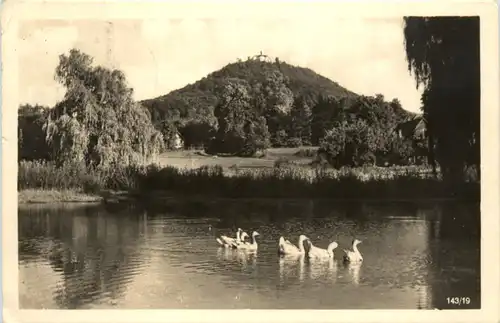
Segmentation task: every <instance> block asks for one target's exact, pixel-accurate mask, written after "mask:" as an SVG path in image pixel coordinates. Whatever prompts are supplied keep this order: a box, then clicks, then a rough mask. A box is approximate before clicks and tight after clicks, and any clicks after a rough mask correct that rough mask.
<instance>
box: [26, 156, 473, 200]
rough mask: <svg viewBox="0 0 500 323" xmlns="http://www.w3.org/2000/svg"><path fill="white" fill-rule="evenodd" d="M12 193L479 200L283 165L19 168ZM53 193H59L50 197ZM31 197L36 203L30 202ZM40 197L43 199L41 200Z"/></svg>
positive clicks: (379, 175)
mask: <svg viewBox="0 0 500 323" xmlns="http://www.w3.org/2000/svg"><path fill="white" fill-rule="evenodd" d="M18 189H19V190H20V201H21V196H22V198H23V201H33V200H37V199H38V200H48V199H54V200H58V201H61V200H63V201H70V200H72V201H74V200H78V199H82V200H93V199H95V200H98V199H99V198H100V197H101V196H103V192H105V191H109V190H111V191H125V192H129V193H133V194H132V195H133V196H134V197H138V198H141V199H151V198H154V197H158V196H204V197H212V198H215V197H224V198H332V199H392V200H398V199H436V198H455V197H460V198H471V199H479V183H475V182H467V183H462V185H460V187H453V190H450V188H449V187H446V185H445V183H443V182H442V181H441V179H440V178H434V177H432V176H431V175H430V172H429V169H426V168H425V167H417V166H413V167H391V168H380V167H365V168H345V169H340V170H334V169H323V168H312V167H309V166H298V165H296V164H289V163H285V164H284V165H282V166H279V167H268V168H239V167H233V168H223V167H222V166H220V165H214V166H202V167H200V168H194V169H190V168H177V167H173V166H167V167H161V166H159V165H149V166H134V167H120V166H115V167H112V168H110V169H107V170H100V171H93V172H91V171H88V170H86V169H85V168H82V167H77V166H67V167H61V168H56V167H55V166H54V165H52V164H50V163H45V164H43V163H36V162H34V163H32V162H21V163H20V165H19V177H18ZM41 191H46V192H52V193H40V192H41ZM55 191H57V192H59V193H53V192H55ZM452 191H453V192H452ZM26 192H31V193H26ZM34 192H38V193H36V194H35V193H34ZM37 194H38V196H39V197H37V198H35V197H36V196H37ZM42 195H45V197H43V198H42V197H41V196H42ZM30 196H31V197H30ZM27 197H28V198H27Z"/></svg>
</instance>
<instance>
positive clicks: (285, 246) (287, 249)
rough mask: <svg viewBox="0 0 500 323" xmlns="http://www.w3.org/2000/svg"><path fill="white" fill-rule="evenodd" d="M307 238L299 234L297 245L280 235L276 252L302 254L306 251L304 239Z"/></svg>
mask: <svg viewBox="0 0 500 323" xmlns="http://www.w3.org/2000/svg"><path fill="white" fill-rule="evenodd" d="M307 239H308V238H307V237H306V236H305V235H303V234H301V235H300V236H299V246H298V247H297V246H295V245H294V244H293V243H291V242H290V241H288V240H285V238H284V237H280V240H279V243H278V253H279V254H281V255H303V254H305V253H306V250H305V248H304V241H305V240H307Z"/></svg>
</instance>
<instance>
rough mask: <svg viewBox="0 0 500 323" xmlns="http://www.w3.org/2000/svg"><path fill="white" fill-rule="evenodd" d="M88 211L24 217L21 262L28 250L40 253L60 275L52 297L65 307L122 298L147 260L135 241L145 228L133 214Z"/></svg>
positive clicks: (21, 237)
mask: <svg viewBox="0 0 500 323" xmlns="http://www.w3.org/2000/svg"><path fill="white" fill-rule="evenodd" d="M86 211H88V209H83V210H72V211H71V212H72V213H73V214H72V215H64V214H50V215H49V213H48V212H47V213H45V214H44V215H43V216H37V215H36V214H32V215H31V216H30V217H29V218H28V217H23V216H20V218H19V221H20V230H19V231H20V235H19V238H20V243H19V255H20V260H21V261H25V260H26V259H25V255H26V253H28V254H35V255H41V256H43V258H44V259H46V260H47V262H48V265H49V266H50V267H51V268H52V269H53V270H54V272H56V273H60V274H61V280H62V281H61V282H59V283H58V285H57V288H55V290H54V291H53V294H54V295H53V297H54V300H55V302H56V304H57V306H59V307H62V308H81V307H84V306H85V304H88V303H95V302H97V303H99V302H102V301H103V300H104V299H108V300H112V299H115V298H119V297H120V296H121V295H122V294H123V293H124V291H125V290H126V283H127V281H129V280H130V279H131V278H132V277H133V276H134V275H135V274H137V273H138V269H140V263H141V262H143V261H145V260H146V259H144V258H143V257H141V256H140V255H139V252H138V248H137V243H136V242H137V239H138V238H139V235H140V232H141V231H143V229H144V228H143V227H142V226H141V225H140V224H139V225H137V223H136V222H135V221H132V220H131V219H130V218H128V215H123V214H121V216H120V214H116V215H114V216H112V215H110V214H104V213H103V212H102V211H100V210H98V209H95V213H93V214H92V216H86V215H85V213H86ZM27 227H29V229H27ZM39 260H40V259H38V261H39ZM20 276H21V277H22V276H23V272H22V271H21V272H20ZM21 279H25V280H30V279H33V278H32V277H22V278H21ZM35 279H36V277H35Z"/></svg>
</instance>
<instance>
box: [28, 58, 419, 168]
mask: <svg viewBox="0 0 500 323" xmlns="http://www.w3.org/2000/svg"><path fill="white" fill-rule="evenodd" d="M299 72H300V73H299ZM294 73H295V74H294ZM312 73H314V72H312V71H311V70H308V69H301V68H297V67H295V68H293V67H291V66H290V65H287V64H286V63H283V62H279V61H276V62H275V63H267V62H259V61H253V60H249V61H247V62H240V63H237V64H230V65H228V66H226V67H225V68H223V69H222V70H220V71H217V72H215V73H213V74H211V75H210V76H209V77H208V78H206V79H204V80H202V81H200V82H198V83H197V85H196V87H193V86H188V87H187V88H188V89H189V91H187V90H186V89H184V90H180V91H174V92H173V94H172V95H170V96H167V97H166V99H165V98H163V99H164V101H162V100H163V99H160V100H156V101H151V102H149V103H144V104H146V105H147V104H149V109H146V108H143V107H142V105H141V104H139V103H137V102H134V101H133V99H132V89H130V88H128V87H127V84H126V80H125V76H124V74H123V73H122V72H121V71H118V70H109V69H105V68H103V67H100V66H97V67H93V66H92V58H91V57H89V56H88V55H86V54H84V53H81V52H79V51H77V50H72V51H70V53H69V55H61V56H60V63H59V65H58V67H57V69H56V79H57V80H58V81H59V82H60V83H61V84H62V85H64V86H65V87H66V89H67V92H66V94H65V96H64V99H63V100H62V101H61V102H59V103H57V104H56V106H55V107H54V108H52V109H46V108H40V107H29V108H28V107H23V108H22V109H20V110H19V112H20V116H19V118H20V119H19V120H20V122H19V129H20V130H19V131H20V141H19V142H20V151H24V153H23V154H21V155H22V156H25V159H50V158H52V159H54V160H55V161H56V162H57V163H58V164H62V163H64V162H68V161H70V162H79V161H85V163H86V165H87V166H89V167H107V166H110V165H113V164H116V163H121V164H131V163H137V162H141V161H145V160H147V159H149V158H151V157H154V156H155V155H157V154H159V153H160V152H161V151H162V150H164V149H168V148H170V147H172V146H173V144H174V143H173V139H174V137H175V135H176V134H177V133H180V134H181V136H182V138H183V140H184V143H185V145H186V146H202V147H204V148H205V150H206V152H207V153H210V154H230V155H238V156H255V155H257V154H259V153H263V152H264V151H265V149H266V148H269V147H297V146H309V145H313V146H321V149H320V152H321V153H322V154H323V155H324V156H325V158H326V160H328V162H330V163H331V164H332V165H334V166H339V167H340V166H343V165H349V166H358V165H363V164H366V163H369V164H373V163H378V164H384V163H386V162H388V163H389V164H401V163H406V162H407V160H408V158H409V157H411V156H413V155H414V153H415V150H414V144H413V143H414V142H413V140H412V138H400V137H398V136H397V134H396V133H395V131H394V130H395V128H396V126H397V125H398V124H399V123H401V122H403V121H406V120H408V119H409V118H412V117H414V115H413V114H411V113H409V112H407V111H405V110H404V109H403V108H402V107H401V104H400V103H399V101H398V100H393V101H391V102H387V101H385V99H384V97H383V96H382V95H376V96H359V95H355V94H354V93H352V92H349V91H347V90H345V89H343V88H341V87H340V86H338V85H337V84H336V83H334V82H331V81H329V80H327V79H324V78H322V77H321V76H319V75H317V74H312ZM290 75H291V77H290ZM297 80H301V81H302V83H300V82H299V81H297ZM307 82H309V83H307ZM314 86H318V87H319V90H318V89H315V88H314ZM313 89H314V90H315V91H316V92H313ZM320 90H324V92H318V91H320ZM207 93H210V95H207ZM162 104H166V108H165V106H163V108H159V105H162ZM27 131H28V132H30V133H33V135H32V136H28V137H29V138H28V139H26V136H25V132H27ZM34 146H39V147H40V149H39V150H38V151H37V152H36V154H38V155H37V156H36V158H35V156H31V157H26V156H27V154H29V152H30V150H32V149H33V147H34ZM36 154H35V155H36Z"/></svg>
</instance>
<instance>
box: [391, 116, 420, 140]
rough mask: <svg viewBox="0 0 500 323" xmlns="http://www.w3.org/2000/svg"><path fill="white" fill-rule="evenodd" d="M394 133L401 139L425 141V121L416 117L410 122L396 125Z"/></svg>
mask: <svg viewBox="0 0 500 323" xmlns="http://www.w3.org/2000/svg"><path fill="white" fill-rule="evenodd" d="M394 131H395V132H396V133H397V135H398V137H399V138H401V139H414V140H425V137H426V126H425V120H424V118H423V117H422V116H417V117H415V118H413V119H412V120H409V121H406V122H402V123H400V124H398V125H397V126H396V128H395V129H394Z"/></svg>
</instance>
